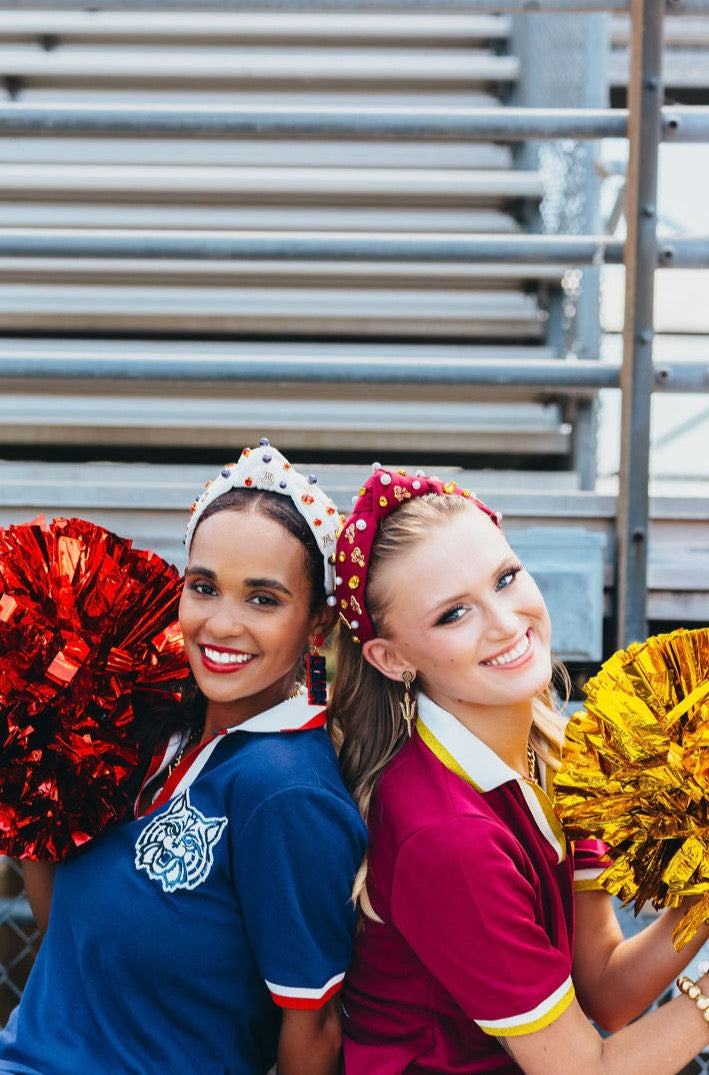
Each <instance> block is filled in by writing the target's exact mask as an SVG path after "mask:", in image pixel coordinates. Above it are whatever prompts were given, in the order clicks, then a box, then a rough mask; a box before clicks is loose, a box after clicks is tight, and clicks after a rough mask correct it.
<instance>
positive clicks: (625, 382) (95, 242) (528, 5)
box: [0, 0, 709, 645]
mask: <svg viewBox="0 0 709 1075" xmlns="http://www.w3.org/2000/svg"><path fill="white" fill-rule="evenodd" d="M2 6H3V5H2V4H0V8H1V7H2ZM10 6H11V7H12V8H13V9H18V8H35V7H36V8H40V7H41V6H42V3H41V2H36V3H35V2H34V0H13V3H12V5H10ZM79 6H80V5H79V4H78V3H76V2H72V0H58V2H57V3H55V5H54V7H55V8H57V9H72V8H78V7H79ZM93 6H94V7H95V8H98V9H100V10H131V9H134V10H137V9H140V8H141V7H142V6H143V5H141V4H140V3H138V2H137V0H102V2H98V3H97V4H95V5H93ZM249 6H250V5H249V4H248V3H246V2H245V0H201V2H199V0H191V2H187V0H185V2H184V3H183V2H182V0H153V2H152V3H151V7H152V8H154V9H156V10H157V9H165V10H179V9H181V8H182V9H191V10H203V11H210V10H212V11H213V10H233V11H238V10H243V9H246V8H248V7H249ZM298 6H299V5H298V4H297V2H296V0H265V3H263V4H261V5H260V7H261V8H262V9H263V10H282V11H287V10H289V9H291V8H295V7H298ZM348 6H349V4H348V2H347V0H320V3H319V4H318V8H319V10H321V11H323V12H328V11H337V10H344V9H346V8H347V7H348ZM359 6H360V7H361V8H362V9H363V10H367V9H371V10H376V11H377V12H382V11H398V10H404V9H405V10H408V11H410V10H412V9H415V10H416V11H437V12H442V11H446V12H465V13H473V12H489V11H490V10H494V11H495V12H498V13H505V12H510V13H517V12H519V13H524V12H529V11H535V12H537V11H554V12H573V11H585V12H594V11H597V12H609V11H610V12H629V14H630V20H631V33H630V40H631V63H630V68H631V70H630V80H629V91H628V108H627V110H624V111H622V112H611V111H610V110H586V111H584V110H564V109H558V110H540V109H509V110H507V109H500V110H492V109H455V110H452V111H446V110H440V111H439V110H428V111H426V112H425V113H416V112H415V110H411V109H408V110H407V109H396V110H391V109H387V110H376V109H369V110H367V111H366V112H364V113H361V114H355V113H353V112H352V111H348V110H343V109H339V110H338V109H332V110H329V109H323V108H316V109H308V108H299V109H298V108H294V109H289V110H288V111H283V110H262V109H253V108H251V109H249V108H238V109H234V108H223V109H215V108H210V109H201V108H197V109H195V108H192V109H188V110H180V111H179V112H178V110H176V109H170V108H164V107H163V108H154V107H150V108H145V109H141V108H135V109H130V110H129V109H126V108H111V107H106V106H101V107H96V108H91V107H86V106H84V107H76V108H66V107H54V108H52V107H43V108H38V107H36V106H34V107H33V106H24V105H4V106H0V132H2V131H5V132H6V133H10V132H18V131H22V132H23V133H28V132H32V131H34V132H37V133H42V132H47V131H51V132H52V133H53V134H58V133H67V134H70V133H71V134H75V133H77V132H82V133H93V134H102V133H103V134H108V133H112V134H136V133H138V134H145V135H148V134H150V135H154V136H155V135H160V134H165V135H166V134H175V133H178V132H179V133H181V134H188V133H189V134H193V135H195V136H199V135H209V136H214V135H215V134H218V135H223V136H225V137H228V136H233V135H236V134H238V135H240V136H242V137H260V136H271V137H272V136H275V135H281V136H283V135H287V136H289V137H318V136H320V137H327V136H331V135H333V134H335V133H336V134H337V135H338V136H346V137H352V138H356V137H362V136H365V135H366V136H370V137H371V136H372V135H374V134H376V135H377V137H382V138H400V137H416V138H430V139H436V138H451V137H456V138H463V139H465V138H467V139H471V140H474V139H477V140H480V139H491V138H499V139H504V140H508V141H514V140H521V139H526V138H551V137H575V138H589V139H591V138H596V139H597V138H601V137H606V136H614V137H617V136H622V135H625V136H627V138H628V141H629V148H630V161H629V169H628V177H627V185H626V217H627V221H628V234H627V239H626V241H625V242H624V243H620V242H617V241H615V240H612V239H608V238H606V237H602V236H601V237H597V236H548V235H547V236H538V235H524V236H514V237H511V236H500V235H494V236H484V235H480V236H475V237H468V236H466V237H456V236H446V237H440V236H435V235H434V236H430V235H426V236H421V235H415V236H411V235H408V236H401V235H397V236H391V237H387V236H382V235H377V236H373V237H367V236H362V235H357V234H349V235H347V234H345V235H343V234H340V235H332V236H322V235H318V234H307V233H302V234H291V235H287V236H280V235H278V236H274V235H270V234H262V235H259V234H257V233H248V234H246V233H244V234H238V233H232V234H226V235H219V236H214V235H204V234H203V235H200V234H189V235H187V234H170V235H163V234H157V233H156V234H150V233H133V234H130V235H126V234H122V233H119V232H113V233H111V232H101V233H96V232H95V233H92V234H91V235H87V234H86V233H85V232H83V233H82V232H80V231H78V230H77V231H70V230H64V231H57V232H54V231H53V232H52V233H51V234H48V233H42V232H39V231H33V230H31V229H20V230H17V231H10V230H4V231H3V232H1V233H0V255H3V256H5V257H24V258H34V257H38V256H41V257H45V258H46V257H49V258H62V257H63V258H66V257H84V258H88V257H111V258H145V259H158V260H160V259H165V258H183V259H201V260H205V259H207V260H208V259H217V260H233V259H245V258H248V259H273V258H280V259H285V260H310V259H317V260H325V261H327V260H338V261H344V260H363V259H364V260H376V261H408V260H410V259H411V258H412V257H415V258H417V259H418V260H421V261H429V262H433V261H438V262H455V263H473V264H475V263H477V264H484V263H486V262H498V263H499V262H506V263H533V262H541V263H546V264H555V265H575V266H579V265H590V266H599V265H601V264H612V263H620V262H622V263H623V264H624V265H625V270H626V301H625V332H624V347H623V362H622V365H621V367H620V369H619V370H611V369H609V368H608V367H601V366H599V367H598V372H597V373H593V374H592V373H591V371H590V369H589V368H588V366H590V365H591V364H590V363H587V364H585V365H584V364H581V363H568V364H567V365H566V366H565V367H564V371H563V372H562V370H559V372H558V373H556V372H554V374H552V372H551V370H550V369H549V368H548V365H549V364H544V363H542V364H539V363H538V364H536V365H535V366H532V367H528V366H526V365H525V368H524V370H522V369H521V368H518V366H517V364H514V363H512V364H510V363H506V364H505V366H504V367H503V366H500V367H498V368H497V369H496V370H494V369H492V368H491V367H490V366H485V365H484V364H475V363H469V364H467V365H461V364H459V363H458V364H450V365H446V364H445V363H442V362H441V361H440V360H437V361H436V363H435V364H434V365H433V367H432V368H431V369H430V370H428V371H427V373H426V374H425V376H426V378H427V379H428V380H430V381H431V382H435V381H438V382H447V383H450V382H453V381H457V382H460V383H463V382H464V381H465V382H466V383H477V384H480V383H485V384H513V383H514V384H517V385H519V384H521V383H524V381H522V380H520V379H519V378H527V383H530V382H531V383H533V384H535V385H545V386H551V384H552V382H553V383H554V387H555V388H557V389H561V388H565V387H566V388H569V390H571V388H572V386H575V387H578V388H583V387H586V388H588V387H589V386H590V385H591V384H592V383H593V382H594V380H595V378H596V377H597V378H598V381H597V383H598V384H599V385H600V384H602V383H603V384H605V383H608V381H607V379H612V380H613V383H615V378H616V377H618V378H619V385H620V390H621V395H622V423H621V467H620V492H619V498H618V523H617V539H618V565H617V567H618V573H617V585H616V594H617V604H618V608H617V635H618V642H619V644H620V645H626V644H627V643H628V642H630V641H631V640H633V639H638V638H642V637H644V635H645V634H646V628H647V622H646V575H647V528H648V513H649V490H648V472H649V441H650V427H649V422H650V399H651V395H652V393H653V391H656V390H665V391H668V390H676V391H680V390H682V388H681V387H680V386H687V385H689V384H691V386H692V387H691V390H692V391H706V390H707V388H708V387H709V385H708V384H707V376H706V371H702V370H701V368H700V369H699V370H697V368H696V367H695V368H693V369H691V370H690V369H689V368H687V367H684V366H682V365H677V366H675V365H672V366H669V365H666V366H664V367H663V368H662V369H657V368H656V367H655V366H654V364H653V360H652V345H653V281H654V271H655V269H656V268H658V267H663V268H671V267H680V266H682V267H700V266H702V267H709V238H705V237H697V238H694V239H673V240H671V241H668V242H663V241H658V238H657V229H656V207H655V202H656V189H657V159H658V147H659V144H660V142H661V141H663V140H666V141H670V140H672V141H675V142H679V141H700V140H705V139H707V137H708V135H709V109H705V108H663V107H662V49H663V20H664V16H665V13H672V14H689V13H696V12H702V13H706V12H709V0H631V2H630V3H623V2H620V0H495V2H494V4H493V3H491V2H490V0H371V2H369V3H367V2H365V3H361V4H360V5H359ZM35 361H36V360H34V359H33V360H32V362H31V363H30V362H26V363H25V364H24V365H23V363H22V360H21V359H15V360H13V359H12V358H11V357H10V358H6V359H4V360H3V363H2V364H0V375H2V376H6V377H7V376H27V375H29V367H30V365H33V364H34V363H35ZM298 363H299V364H298ZM50 365H51V368H52V370H53V374H52V375H53V376H59V377H61V376H67V377H76V376H84V375H85V372H83V373H82V372H80V371H81V370H82V368H83V369H84V370H85V366H83V367H82V360H81V359H74V360H67V359H62V360H51V362H50ZM560 365H561V364H560ZM122 366H123V369H122V372H121V371H119V370H117V369H116V368H115V367H111V366H110V365H105V366H104V367H103V375H105V376H108V375H109V370H111V371H112V375H114V376H122V377H128V376H130V377H136V376H148V375H151V376H157V377H158V378H159V377H160V366H159V364H154V365H153V366H151V367H148V366H146V365H145V363H142V364H141V365H138V366H136V365H133V366H129V365H127V364H122ZM286 366H287V373H286V368H285V367H284V366H282V367H281V370H282V372H283V375H284V376H286V375H287V376H289V377H291V378H295V379H304V380H317V379H320V378H321V377H324V376H325V375H328V376H330V375H332V376H336V377H340V378H343V379H350V378H353V377H354V378H356V379H359V380H364V379H365V378H364V376H363V374H364V372H365V370H366V372H367V374H368V375H369V377H370V379H373V380H377V379H382V380H386V379H389V378H394V379H401V380H405V379H406V378H421V376H422V369H421V367H420V366H419V367H416V366H415V365H413V364H409V365H408V366H407V365H406V364H405V363H402V364H399V365H397V367H396V369H394V367H393V366H392V365H391V364H389V365H388V366H382V367H380V369H379V372H378V373H375V372H374V363H371V364H370V365H369V367H368V368H367V367H366V366H363V365H362V364H361V363H360V364H359V370H357V371H356V372H355V371H353V370H352V369H351V364H350V365H349V366H348V364H347V362H346V361H343V362H341V363H338V362H336V361H330V362H329V363H328V364H327V365H325V364H324V363H323V362H322V360H317V361H314V362H312V363H311V364H310V365H308V364H307V359H301V360H290V361H289V362H287V363H286ZM39 368H40V367H39V366H35V369H37V370H38V369H39ZM44 368H45V369H46V368H48V367H47V365H46V364H45V366H44ZM183 368H184V370H185V376H189V375H190V374H189V373H188V369H189V366H188V364H187V363H185V364H184V367H183ZM207 369H209V376H210V377H218V376H221V375H224V376H228V377H229V378H230V379H232V380H237V379H239V378H248V379H254V378H256V379H259V378H260V377H263V378H271V377H272V376H273V369H274V367H273V363H272V362H269V369H268V371H266V370H265V369H263V368H262V367H260V366H259V363H258V362H253V361H246V360H242V361H230V362H229V363H228V364H220V363H216V364H211V365H209V364H208V365H207V366H205V364H202V363H200V375H201V376H202V377H204V376H205V373H206V371H207ZM11 371H12V372H11ZM173 372H174V370H173ZM567 378H568V380H567Z"/></svg>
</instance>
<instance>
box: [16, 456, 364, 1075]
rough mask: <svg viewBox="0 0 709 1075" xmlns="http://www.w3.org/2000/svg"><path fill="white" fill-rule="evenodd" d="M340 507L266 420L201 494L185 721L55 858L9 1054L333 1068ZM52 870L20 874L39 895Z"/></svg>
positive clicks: (348, 916)
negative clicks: (123, 798)
mask: <svg viewBox="0 0 709 1075" xmlns="http://www.w3.org/2000/svg"><path fill="white" fill-rule="evenodd" d="M339 525H340V519H339V515H338V513H337V511H336V509H335V506H334V504H333V503H332V502H331V501H330V499H329V498H328V497H327V496H326V495H325V494H324V493H323V492H322V491H321V490H320V489H319V488H318V487H317V485H316V484H315V479H314V478H306V477H304V476H302V475H300V474H299V473H298V472H297V471H296V470H294V468H293V467H292V466H291V465H290V463H288V461H287V460H286V459H285V458H284V457H283V456H282V455H281V454H280V452H278V451H277V450H276V449H275V448H273V447H272V446H270V445H269V444H268V442H267V441H262V442H261V445H260V446H259V447H258V448H255V449H245V450H244V451H243V453H242V455H241V457H240V459H239V461H238V463H236V464H232V465H230V466H228V467H225V468H224V469H223V470H222V471H221V473H220V475H219V476H218V477H217V478H216V479H215V481H214V482H211V483H209V485H208V486H207V489H206V491H205V493H204V494H203V495H202V497H201V498H200V499H199V500H198V501H197V502H196V504H195V505H194V506H193V509H192V516H191V519H190V522H189V525H188V527H187V533H186V538H185V542H186V546H187V551H188V563H187V567H186V570H185V577H184V587H183V592H182V596H181V599H180V610H179V621H180V626H181V629H182V633H183V637H184V645H185V652H186V656H187V659H188V661H189V665H190V670H191V677H190V680H189V682H188V685H187V687H186V688H185V690H184V691H183V693H182V701H181V704H180V705H179V706H178V707H177V708H176V709H175V712H174V713H172V714H168V715H166V714H162V715H161V720H162V721H163V722H165V721H166V720H168V721H169V722H170V723H171V725H172V734H170V735H169V737H168V738H167V739H166V741H163V742H162V743H161V744H160V747H159V749H158V750H157V751H156V753H155V755H154V757H153V759H152V762H151V764H150V766H149V768H148V771H147V776H146V778H145V781H144V783H143V786H142V788H141V791H140V794H139V796H138V799H137V802H136V807H135V816H134V818H133V819H131V820H129V821H127V822H124V823H121V824H118V825H114V826H113V827H112V828H110V829H107V830H106V831H104V832H103V833H102V834H101V835H100V836H98V837H97V838H96V839H95V840H93V841H92V842H91V844H90V845H89V847H88V849H87V850H86V851H85V852H84V853H82V854H80V855H78V856H77V857H75V858H73V859H71V860H70V861H68V862H64V863H62V864H61V865H60V866H59V867H58V868H57V870H56V873H55V876H54V889H53V894H52V895H51V914H49V925H48V929H47V934H46V936H45V938H44V941H43V943H42V946H41V949H40V953H39V955H38V958H37V961H36V963H35V966H34V968H33V971H32V973H31V976H30V979H29V982H28V984H27V987H26V990H25V993H24V996H23V999H22V1001H21V1004H20V1006H19V1008H18V1009H16V1011H15V1013H13V1016H12V1017H11V1020H10V1022H9V1024H8V1027H7V1028H6V1029H5V1031H4V1033H3V1034H2V1035H0V1072H6V1073H12V1075H76V1073H77V1072H80V1071H85V1072H87V1073H91V1075H114V1073H115V1075H147V1073H148V1072H150V1075H168V1073H169V1075H174V1073H175V1072H177V1071H187V1072H194V1073H195V1075H263V1073H265V1072H266V1071H267V1070H268V1069H269V1068H270V1067H271V1066H272V1065H273V1064H274V1062H276V1063H277V1070H278V1072H279V1075H333V1073H335V1072H336V1071H337V1070H338V1067H339V1057H340V1048H341V1031H340V1012H339V1002H338V997H337V994H338V991H339V989H340V986H341V984H342V980H343V978H344V974H345V971H346V969H347V966H348V962H349V958H350V952H351V941H352V932H353V927H354V912H353V907H352V904H351V902H350V899H349V896H350V891H351V886H352V881H353V878H354V875H355V872H356V870H357V868H358V866H359V865H360V862H361V859H362V855H363V852H364V846H365V829H364V825H363V823H362V821H361V819H360V817H359V815H358V813H357V810H356V807H355V806H354V803H353V802H352V800H351V798H350V796H349V795H348V793H347V792H346V791H345V789H344V786H343V783H342V780H341V777H340V773H339V768H338V765H337V759H336V756H335V752H334V750H333V747H332V744H331V742H330V740H329V738H328V735H327V731H326V728H325V722H326V715H325V705H324V703H325V694H324V689H325V685H324V672H323V668H322V666H321V662H322V658H319V655H317V647H318V646H319V645H322V642H323V637H324V636H325V635H327V634H328V632H329V630H330V629H331V627H332V624H333V619H334V615H335V612H334V608H333V605H334V597H333V591H334V568H333V560H334V549H335V541H336V535H337V532H338V529H339ZM309 650H315V651H316V653H315V655H313V654H312V653H309ZM306 665H307V666H308V672H307V677H306V678H307V680H308V683H307V689H306V686H305V684H303V683H302V674H303V670H304V668H305V666H306ZM163 726H166V725H164V724H163ZM49 873H50V871H49V870H48V869H47V867H46V864H43V863H39V864H38V863H35V864H32V866H31V867H30V870H29V871H28V874H27V879H28V893H29V895H30V898H31V900H32V903H33V906H34V907H35V908H37V913H38V916H41V913H42V905H44V906H45V907H46V906H47V905H48V903H49V900H50V878H49Z"/></svg>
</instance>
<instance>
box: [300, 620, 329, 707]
mask: <svg viewBox="0 0 709 1075" xmlns="http://www.w3.org/2000/svg"><path fill="white" fill-rule="evenodd" d="M324 641H325V639H324V638H323V636H322V635H313V652H312V653H309V654H308V656H307V657H306V658H305V684H306V686H307V688H308V701H309V702H310V703H311V705H325V702H326V701H327V674H326V672H325V658H324V657H323V655H322V653H319V652H318V650H319V648H320V646H322V644H323V642H324Z"/></svg>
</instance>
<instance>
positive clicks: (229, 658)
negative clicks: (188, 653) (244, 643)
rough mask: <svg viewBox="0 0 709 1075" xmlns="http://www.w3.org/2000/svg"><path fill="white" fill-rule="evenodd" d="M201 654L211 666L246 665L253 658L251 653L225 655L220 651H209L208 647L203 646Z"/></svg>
mask: <svg viewBox="0 0 709 1075" xmlns="http://www.w3.org/2000/svg"><path fill="white" fill-rule="evenodd" d="M202 652H203V653H204V656H205V657H206V658H207V660H208V661H211V662H212V664H246V662H247V661H250V660H251V658H252V657H253V654H252V653H225V652H224V651H223V650H220V649H210V648H209V646H204V647H203V649H202Z"/></svg>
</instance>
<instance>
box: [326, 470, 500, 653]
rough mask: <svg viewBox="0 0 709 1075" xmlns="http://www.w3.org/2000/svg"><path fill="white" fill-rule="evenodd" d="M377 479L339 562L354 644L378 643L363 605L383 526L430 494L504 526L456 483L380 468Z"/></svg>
mask: <svg viewBox="0 0 709 1075" xmlns="http://www.w3.org/2000/svg"><path fill="white" fill-rule="evenodd" d="M375 468H376V469H375V470H374V473H373V474H372V475H371V476H370V477H369V478H367V480H366V482H365V483H364V485H363V486H362V488H361V489H360V491H359V496H358V498H357V500H356V502H355V505H354V508H353V511H352V514H351V515H350V516H349V518H348V519H347V520H346V521H345V524H344V526H343V527H342V531H341V533H340V536H339V538H338V539H337V551H336V557H335V574H336V578H335V595H336V597H337V608H338V609H339V612H340V618H341V619H342V620H343V621H344V623H346V624H347V626H348V627H349V629H350V631H351V632H352V641H353V642H366V641H367V640H368V639H370V638H374V637H375V631H374V628H373V627H372V622H371V620H370V618H369V616H368V615H367V610H366V608H365V604H364V591H365V587H366V585H367V571H368V569H369V560H370V557H371V553H372V546H373V545H374V540H375V538H376V536H377V531H378V529H379V523H380V522H381V520H382V519H385V518H386V516H387V515H390V514H391V513H392V511H395V510H396V509H397V508H398V507H400V506H401V505H402V504H403V503H405V502H406V501H407V500H412V499H414V498H415V497H417V496H425V495H426V493H437V494H438V495H440V496H462V497H465V498H466V500H470V501H471V503H473V504H475V506H476V507H477V508H479V509H480V511H482V512H484V513H485V514H486V515H487V516H489V518H490V519H492V521H493V522H494V524H495V526H499V525H500V518H501V516H500V514H499V512H497V511H493V510H492V508H488V507H487V505H486V504H483V502H482V500H478V498H477V497H476V496H474V495H473V494H472V493H471V492H469V491H468V490H467V489H462V488H461V487H460V486H459V485H457V484H456V483H455V482H450V481H448V482H443V481H441V480H440V479H439V478H429V477H428V476H427V475H425V474H421V473H418V474H408V473H407V472H406V471H405V470H386V469H385V468H383V467H379V466H377V465H376V464H375Z"/></svg>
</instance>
